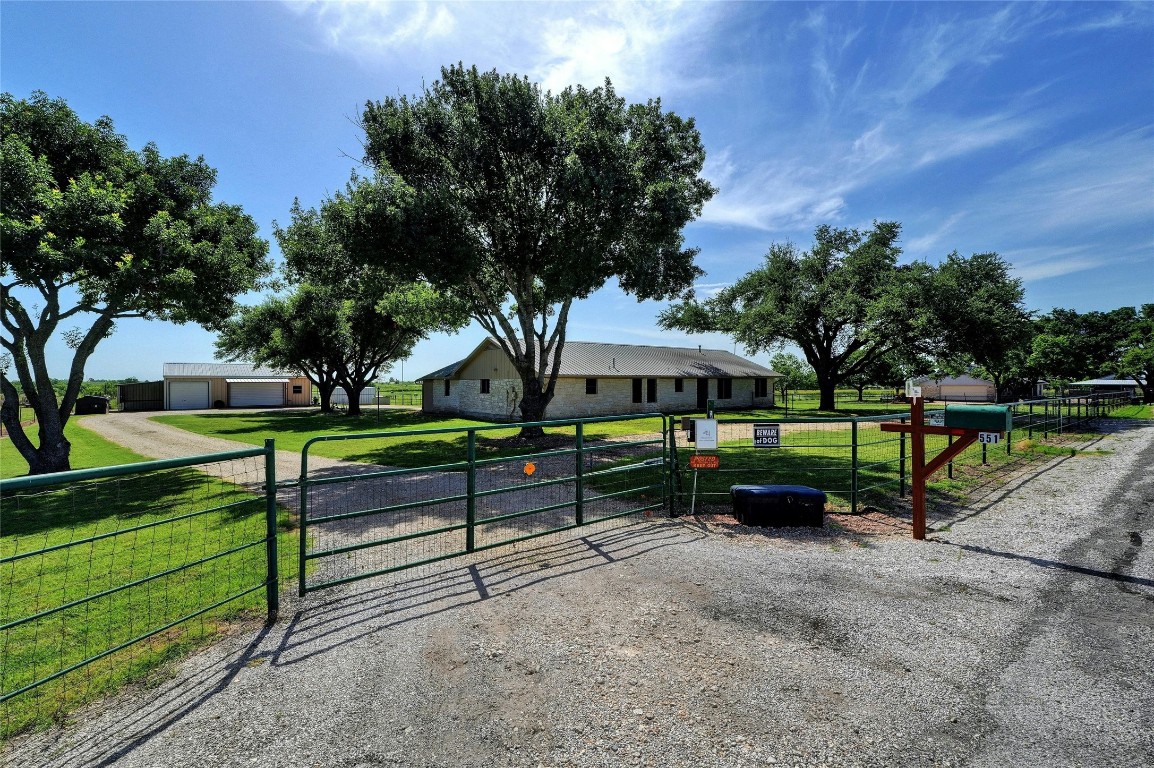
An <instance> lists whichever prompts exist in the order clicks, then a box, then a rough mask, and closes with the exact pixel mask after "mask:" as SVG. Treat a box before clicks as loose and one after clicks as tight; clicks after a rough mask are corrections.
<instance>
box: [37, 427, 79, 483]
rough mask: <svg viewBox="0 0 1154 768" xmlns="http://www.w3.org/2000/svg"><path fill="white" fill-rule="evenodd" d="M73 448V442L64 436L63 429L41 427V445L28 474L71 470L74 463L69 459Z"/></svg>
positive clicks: (45, 473)
mask: <svg viewBox="0 0 1154 768" xmlns="http://www.w3.org/2000/svg"><path fill="white" fill-rule="evenodd" d="M50 433H55V434H50ZM71 450H72V443H70V442H68V438H66V437H65V436H64V430H63V429H59V430H53V429H41V430H40V447H39V448H37V449H36V454H35V458H34V460H33V461H31V462H29V466H28V474H30V475H47V474H49V473H51V472H67V471H69V470H70V469H72V464H71V462H70V461H69V460H68V456H69V453H70V452H71Z"/></svg>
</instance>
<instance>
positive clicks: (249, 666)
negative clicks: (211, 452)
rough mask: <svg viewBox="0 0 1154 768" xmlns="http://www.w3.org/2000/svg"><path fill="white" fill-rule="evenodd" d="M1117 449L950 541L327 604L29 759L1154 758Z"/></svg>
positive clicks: (697, 528) (1135, 498) (1143, 467)
mask: <svg viewBox="0 0 1154 768" xmlns="http://www.w3.org/2000/svg"><path fill="white" fill-rule="evenodd" d="M1094 448H1096V449H1100V450H1102V451H1103V452H1102V453H1094V454H1082V455H1078V456H1075V457H1070V458H1064V459H1056V460H1054V461H1053V462H1052V463H1051V464H1050V465H1049V466H1048V467H1047V468H1046V471H1044V472H1040V473H1036V474H1033V475H1031V476H1030V477H1026V478H1019V479H1018V480H1015V481H1013V482H1012V483H1011V484H1010V485H1009V486H1008V487H1007V488H1005V489H1004V491H1003V492H1002V493H1000V494H987V496H986V497H985V498H984V499H983V500H982V502H981V503H980V504H979V505H977V506H976V507H975V508H972V509H969V510H967V511H966V514H961V515H957V516H955V517H954V518H953V520H952V525H951V526H950V527H949V528H948V529H947V530H939V532H937V533H935V534H933V535H932V536H931V539H930V540H928V541H926V542H915V541H912V540H910V539H908V538H905V537H898V536H869V537H865V536H853V535H848V534H838V533H835V532H831V531H824V532H796V531H792V532H786V531H782V530H778V529H748V528H741V527H736V526H719V525H716V524H712V523H708V522H704V521H701V520H694V519H691V518H686V519H680V520H668V519H657V518H652V519H641V520H631V521H628V522H625V523H618V524H613V525H609V524H606V525H602V526H600V527H597V528H586V529H582V530H581V531H578V532H574V533H570V534H567V535H558V536H553V537H547V538H543V539H538V540H535V541H531V542H524V543H522V544H520V545H518V546H516V547H510V548H506V549H501V550H492V551H489V552H486V553H481V554H477V555H474V556H471V557H470V558H461V559H457V560H453V561H447V562H444V563H440V564H437V565H435V566H427V567H424V568H421V569H414V570H410V571H405V572H401V573H398V574H394V575H392V576H389V577H384V578H379V579H375V580H371V581H366V582H360V583H357V584H354V585H350V586H348V587H346V588H342V589H336V590H329V591H326V592H321V593H316V594H314V595H311V596H310V597H309V598H307V599H305V600H303V601H299V602H295V601H294V602H289V603H288V604H286V606H285V607H284V612H283V615H282V618H281V620H280V621H279V622H277V623H276V624H275V625H273V626H271V627H268V628H265V629H264V630H262V631H259V632H254V633H250V634H245V635H243V636H236V637H233V638H231V639H229V640H227V641H225V642H223V643H221V644H220V645H218V646H216V647H214V648H212V649H210V650H209V651H207V652H205V653H202V654H199V655H197V656H195V657H193V658H192V659H190V660H188V661H187V662H185V663H184V664H182V665H181V666H180V668H179V669H178V670H177V671H176V673H175V675H174V677H173V678H172V679H171V680H170V681H168V682H166V683H164V684H162V685H160V686H158V687H155V688H152V689H149V690H140V691H131V692H127V693H125V694H123V695H121V696H118V697H116V698H114V699H112V700H110V701H109V702H107V703H106V704H104V705H103V706H102V707H100V708H97V709H93V710H90V711H88V712H87V713H81V715H79V716H78V718H77V722H76V723H74V724H72V725H70V726H69V727H66V728H63V729H60V730H56V731H53V732H50V733H47V734H40V735H36V736H34V737H31V738H28V739H24V740H21V741H20V742H19V743H17V744H15V745H13V746H12V748H11V749H10V750H9V751H8V753H7V754H6V755H5V759H6V760H7V761H8V764H10V765H13V766H15V765H20V766H38V765H52V766H77V765H86V766H87V765H118V766H148V767H152V766H163V765H169V766H206V767H207V766H213V767H216V766H270V767H271V766H340V767H342V768H345V767H347V768H369V767H372V768H376V767H378V766H430V767H431V766H478V767H480V766H504V765H509V766H631V765H644V766H692V767H693V768H707V767H709V766H766V765H802V766H817V765H827V766H947V765H952V766H1046V767H1049V766H1149V765H1154V552H1152V549H1154V548H1152V547H1151V546H1149V545H1148V542H1150V541H1151V539H1152V537H1154V530H1152V528H1154V471H1152V470H1154V427H1152V426H1151V425H1149V424H1148V423H1147V424H1126V423H1121V424H1119V428H1118V429H1117V431H1116V432H1114V433H1113V434H1110V435H1108V436H1106V437H1105V438H1104V439H1102V440H1101V441H1099V442H1097V443H1096V444H1095V446H1094ZM193 450H199V449H193ZM142 452H143V451H142ZM290 476H291V475H290Z"/></svg>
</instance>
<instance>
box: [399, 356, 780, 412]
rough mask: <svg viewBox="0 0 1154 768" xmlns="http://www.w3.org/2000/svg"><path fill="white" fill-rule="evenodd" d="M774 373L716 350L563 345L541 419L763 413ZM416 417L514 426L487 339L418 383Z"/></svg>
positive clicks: (500, 362)
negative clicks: (710, 409) (420, 413)
mask: <svg viewBox="0 0 1154 768" xmlns="http://www.w3.org/2000/svg"><path fill="white" fill-rule="evenodd" d="M780 377H781V374H778V373H774V372H773V371H771V370H770V369H768V368H765V367H763V366H760V365H758V364H757V363H753V362H750V361H749V360H745V359H743V358H740V357H738V356H737V355H735V354H732V353H730V352H725V351H723V350H718V349H701V348H700V347H698V348H697V349H686V348H682V347H649V346H639V345H633V344H601V343H597V342H588V341H567V342H565V347H564V349H563V350H562V351H561V363H560V367H559V369H558V372H557V387H556V390H555V393H554V396H553V400H552V401H551V402H550V403H549V407H548V409H547V410H546V418H549V419H572V418H584V417H587V416H612V415H618V414H627V413H650V412H657V411H661V412H678V411H694V410H697V411H703V410H705V408H706V407H707V406H708V401H709V400H714V401H715V407H716V408H719V409H724V408H754V407H756V408H768V407H770V406H772V405H773V380H774V379H777V378H780ZM419 381H420V382H421V397H422V410H424V411H427V412H430V413H453V414H459V415H461V416H470V417H473V418H479V419H487V420H491V421H516V420H517V419H518V418H519V416H520V413H519V412H518V410H517V404H518V403H519V402H520V399H521V379H520V377H519V376H518V375H517V372H516V370H515V369H514V368H513V364H512V363H511V362H510V361H509V358H508V357H507V356H506V355H505V352H504V351H503V350H502V349H501V347H500V346H499V345H498V344H497V342H496V341H495V340H494V339H491V338H489V339H486V340H485V341H483V342H481V344H480V345H479V346H478V347H477V348H476V349H474V350H473V351H472V353H470V354H469V356H468V357H466V358H465V359H463V360H458V361H457V362H455V363H453V364H452V365H448V366H445V367H444V368H441V369H440V370H437V371H433V372H432V373H430V374H428V375H426V376H422V377H421V378H420V379H419Z"/></svg>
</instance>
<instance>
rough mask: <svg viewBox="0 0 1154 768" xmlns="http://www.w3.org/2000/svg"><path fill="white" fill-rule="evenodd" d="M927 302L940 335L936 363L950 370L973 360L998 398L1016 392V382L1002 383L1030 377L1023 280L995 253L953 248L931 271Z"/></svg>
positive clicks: (1030, 330) (1031, 329)
mask: <svg viewBox="0 0 1154 768" xmlns="http://www.w3.org/2000/svg"><path fill="white" fill-rule="evenodd" d="M930 306H931V307H933V308H934V311H935V313H936V315H937V320H936V322H935V325H936V326H937V328H938V329H939V331H940V334H941V337H940V341H939V344H938V349H939V350H940V352H939V365H940V366H941V367H943V368H944V369H946V370H949V371H952V372H954V373H957V372H960V371H961V370H965V369H968V368H969V367H970V366H972V365H976V366H978V367H979V368H980V369H981V371H982V372H984V373H985V374H986V375H987V376H989V377H990V379H992V380H993V382H994V388H995V390H996V391H997V393H998V397H999V398H1001V397H1004V396H1006V395H1010V394H1016V390H1017V389H1018V387H1010V388H1009V389H1011V390H1015V392H1009V391H1007V388H1006V385H1007V384H1008V383H1010V382H1011V380H1014V381H1017V380H1020V379H1025V378H1028V375H1027V374H1026V371H1025V363H1026V359H1027V357H1028V355H1029V351H1030V342H1031V339H1032V338H1033V335H1034V327H1033V323H1032V318H1031V315H1030V313H1029V312H1028V311H1027V310H1026V308H1025V303H1024V291H1023V289H1022V281H1021V280H1019V279H1017V278H1014V277H1011V276H1010V267H1009V264H1007V263H1006V262H1005V261H1004V260H1003V259H1002V257H1001V256H999V255H998V254H996V253H975V254H973V255H972V256H970V257H968V258H967V257H962V256H960V255H959V254H958V252H957V251H954V252H953V253H951V254H950V255H949V256H947V257H946V260H945V261H943V262H942V263H941V264H940V265H939V266H938V268H937V269H936V270H935V272H934V277H933V296H932V298H931V301H930ZM1018 383H1023V382H1020V381H1019V382H1018ZM1024 383H1027V384H1028V383H1029V382H1024Z"/></svg>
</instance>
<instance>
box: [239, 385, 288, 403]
mask: <svg viewBox="0 0 1154 768" xmlns="http://www.w3.org/2000/svg"><path fill="white" fill-rule="evenodd" d="M228 404H229V405H231V406H233V407H234V408H259V407H262V406H265V405H284V384H282V383H280V382H277V383H275V384H272V383H269V382H263V381H262V382H245V383H236V384H229V385H228Z"/></svg>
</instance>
